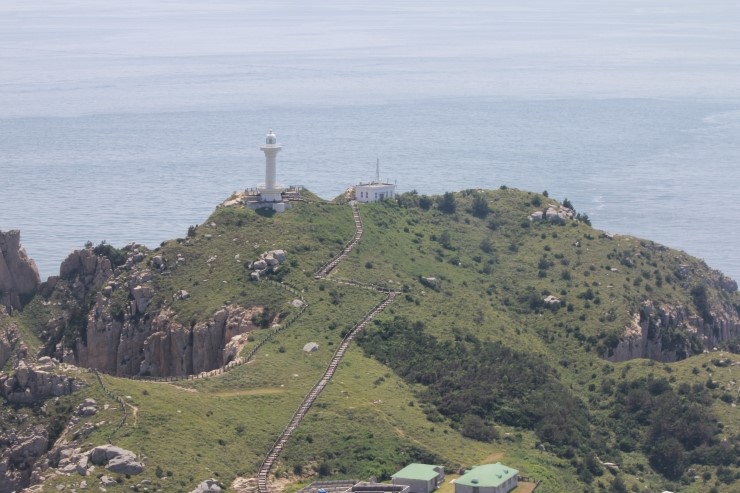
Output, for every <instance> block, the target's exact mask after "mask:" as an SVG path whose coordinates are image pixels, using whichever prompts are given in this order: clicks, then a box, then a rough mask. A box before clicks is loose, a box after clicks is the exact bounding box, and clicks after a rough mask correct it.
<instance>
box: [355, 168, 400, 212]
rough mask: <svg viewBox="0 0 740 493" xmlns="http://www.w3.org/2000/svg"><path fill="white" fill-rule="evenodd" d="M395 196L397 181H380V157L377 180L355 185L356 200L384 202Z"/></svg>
mask: <svg viewBox="0 0 740 493" xmlns="http://www.w3.org/2000/svg"><path fill="white" fill-rule="evenodd" d="M395 196H396V185H395V183H390V182H382V181H380V159H378V161H377V162H376V163H375V180H373V181H371V182H369V183H362V182H360V183H359V184H357V185H355V200H357V201H358V202H382V201H383V200H386V199H392V198H393V197H395Z"/></svg>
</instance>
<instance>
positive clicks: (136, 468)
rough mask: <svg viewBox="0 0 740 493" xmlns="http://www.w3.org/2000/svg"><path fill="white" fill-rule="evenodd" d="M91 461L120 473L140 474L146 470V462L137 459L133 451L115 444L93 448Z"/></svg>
mask: <svg viewBox="0 0 740 493" xmlns="http://www.w3.org/2000/svg"><path fill="white" fill-rule="evenodd" d="M90 462H92V463H93V464H95V465H96V466H105V467H106V469H108V470H109V471H111V472H115V473H119V474H140V473H141V472H142V471H143V470H144V464H142V463H141V462H138V461H137V460H136V455H135V454H134V453H133V452H131V451H129V450H125V449H122V448H120V447H115V446H113V445H101V446H99V447H95V448H94V449H92V450H91V451H90Z"/></svg>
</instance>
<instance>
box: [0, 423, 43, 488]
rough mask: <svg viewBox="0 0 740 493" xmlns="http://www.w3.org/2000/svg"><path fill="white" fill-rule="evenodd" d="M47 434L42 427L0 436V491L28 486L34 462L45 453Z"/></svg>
mask: <svg viewBox="0 0 740 493" xmlns="http://www.w3.org/2000/svg"><path fill="white" fill-rule="evenodd" d="M48 444H49V434H48V432H47V431H46V429H45V428H44V427H43V426H36V427H33V428H31V429H28V430H8V431H7V432H5V433H3V434H2V435H1V436H0V450H2V453H1V454H0V491H20V490H21V489H23V488H24V487H26V486H28V484H29V482H30V480H31V473H32V471H33V467H34V464H35V463H36V461H37V460H38V459H39V458H40V457H41V456H42V455H43V454H45V453H46V450H47V449H48Z"/></svg>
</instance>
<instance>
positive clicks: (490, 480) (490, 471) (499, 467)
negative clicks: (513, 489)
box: [455, 462, 519, 487]
mask: <svg viewBox="0 0 740 493" xmlns="http://www.w3.org/2000/svg"><path fill="white" fill-rule="evenodd" d="M517 474H519V471H517V470H516V469H514V468H512V467H509V466H505V465H503V464H502V463H500V462H497V463H495V464H484V465H482V466H475V467H474V468H472V469H471V470H469V471H467V472H466V473H465V474H463V475H462V476H460V477H459V478H457V479H456V480H455V483H458V484H464V485H466V486H487V487H496V486H501V485H502V484H503V483H504V482H506V481H507V480H509V479H510V478H512V477H514V476H516V475H517Z"/></svg>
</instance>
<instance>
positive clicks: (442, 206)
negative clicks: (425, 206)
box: [437, 192, 457, 214]
mask: <svg viewBox="0 0 740 493" xmlns="http://www.w3.org/2000/svg"><path fill="white" fill-rule="evenodd" d="M437 209H439V210H440V211H442V212H444V213H445V214H453V213H454V212H455V211H456V210H457V201H456V200H455V194H453V193H452V192H445V194H444V195H442V198H440V199H439V203H438V204H437Z"/></svg>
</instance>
